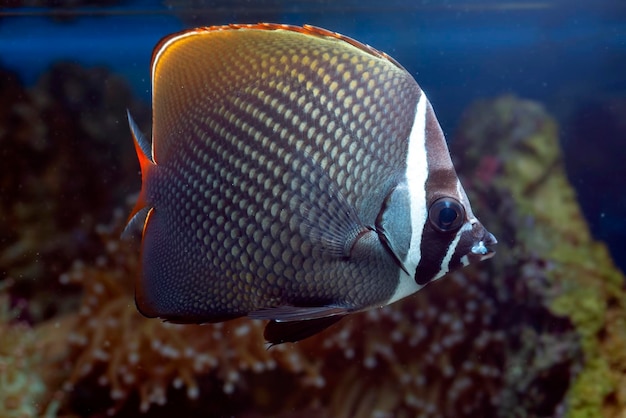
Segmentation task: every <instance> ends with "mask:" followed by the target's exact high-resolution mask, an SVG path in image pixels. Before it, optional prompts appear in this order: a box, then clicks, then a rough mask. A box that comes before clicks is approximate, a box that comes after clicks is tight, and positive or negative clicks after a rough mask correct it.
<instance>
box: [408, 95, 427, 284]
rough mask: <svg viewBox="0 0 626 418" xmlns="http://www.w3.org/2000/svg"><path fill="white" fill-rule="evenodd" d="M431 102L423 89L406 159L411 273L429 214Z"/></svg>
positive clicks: (419, 251)
mask: <svg viewBox="0 0 626 418" xmlns="http://www.w3.org/2000/svg"><path fill="white" fill-rule="evenodd" d="M427 103H428V99H427V98H426V95H425V94H424V92H422V95H421V96H420V99H419V101H418V102H417V110H416V111H415V120H414V121H413V127H412V128H411V135H410V136H409V150H408V155H407V159H406V180H407V187H408V188H409V196H410V205H411V245H410V246H409V252H408V254H407V259H406V262H405V265H406V267H407V268H408V270H409V272H414V271H415V268H416V267H417V264H418V263H419V261H420V258H421V250H420V245H421V243H422V232H423V230H424V223H425V222H426V219H427V217H428V208H427V207H426V180H427V179H428V161H427V160H426V104H427Z"/></svg>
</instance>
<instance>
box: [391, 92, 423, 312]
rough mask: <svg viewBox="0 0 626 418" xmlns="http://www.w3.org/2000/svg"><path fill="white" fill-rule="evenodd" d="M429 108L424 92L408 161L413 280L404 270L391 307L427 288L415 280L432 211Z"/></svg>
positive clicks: (407, 261)
mask: <svg viewBox="0 0 626 418" xmlns="http://www.w3.org/2000/svg"><path fill="white" fill-rule="evenodd" d="M427 104H428V99H427V98H426V95H425V94H424V92H422V94H421V96H420V98H419V101H418V102H417V109H416V111H415V120H414V121H413V126H412V127H411V134H410V135H409V149H408V153H407V158H406V180H407V188H408V190H409V199H410V208H411V243H410V246H409V251H408V253H407V256H406V259H405V260H404V265H405V266H406V268H407V270H408V271H409V273H410V274H411V276H409V275H407V274H406V273H405V272H404V271H403V270H400V280H399V283H398V287H397V288H396V291H395V293H394V294H393V296H392V297H391V299H389V302H388V303H393V302H395V301H397V300H399V299H402V298H404V297H406V296H408V295H410V294H413V293H415V292H417V291H418V290H419V289H421V288H422V287H423V286H420V285H418V284H417V283H416V282H415V277H413V276H414V275H415V270H416V269H417V265H418V263H419V261H420V258H421V256H422V254H421V250H420V246H421V243H422V232H423V230H424V224H425V223H426V220H427V216H428V208H427V207H426V180H427V179H428V161H427V160H426V109H427Z"/></svg>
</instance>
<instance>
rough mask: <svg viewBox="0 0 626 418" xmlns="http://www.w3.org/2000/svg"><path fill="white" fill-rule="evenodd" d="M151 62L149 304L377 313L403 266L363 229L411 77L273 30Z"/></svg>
mask: <svg viewBox="0 0 626 418" xmlns="http://www.w3.org/2000/svg"><path fill="white" fill-rule="evenodd" d="M156 58H157V61H156V63H155V65H154V70H155V74H154V76H155V85H154V94H155V96H154V117H155V119H154V120H155V122H154V141H155V144H154V147H155V161H156V162H157V164H158V166H157V167H156V169H155V170H153V173H154V175H152V176H151V177H150V178H149V179H148V181H149V187H148V189H149V193H148V200H149V202H148V203H149V204H150V205H151V206H154V207H155V210H154V215H153V216H152V217H151V219H150V223H149V224H148V228H147V230H146V234H145V237H144V240H145V241H144V257H147V256H146V254H150V255H153V257H152V258H151V259H148V258H144V265H145V264H152V266H151V267H149V268H148V269H146V268H145V267H144V277H143V287H144V290H143V299H142V300H143V301H144V302H145V303H147V304H148V305H150V308H149V309H152V310H153V311H154V312H155V313H158V314H159V316H165V317H167V316H170V317H180V318H182V317H183V316H184V317H186V318H190V317H194V318H196V319H198V318H199V319H205V320H209V319H211V318H213V317H216V318H219V317H221V316H224V315H226V316H229V315H233V316H236V315H242V314H246V313H248V312H250V311H253V310H256V309H259V308H263V307H270V306H278V305H284V304H293V305H304V306H319V305H320V304H321V305H325V304H336V305H341V306H345V307H348V308H350V309H359V308H363V307H367V306H372V305H376V304H384V302H385V301H386V300H388V299H389V297H390V296H391V294H392V293H393V291H394V290H395V288H396V286H397V281H398V270H397V267H396V265H395V264H394V262H393V260H392V259H391V257H390V256H389V255H388V253H387V252H386V250H385V249H384V248H383V247H382V246H381V245H380V243H379V241H378V239H377V238H376V239H372V236H374V237H375V235H374V233H373V232H371V231H368V229H367V228H368V227H371V226H372V225H374V222H375V219H376V216H377V215H378V213H379V211H380V210H381V207H382V205H383V201H384V199H385V197H386V196H387V194H388V193H389V192H390V190H391V189H392V188H393V186H394V185H396V184H397V183H398V182H399V181H401V180H402V178H403V175H404V170H405V165H406V161H405V157H406V148H407V139H408V135H409V132H410V129H411V124H412V122H413V118H414V112H415V105H416V103H417V99H418V97H419V94H420V90H419V87H418V86H417V84H416V83H415V81H414V80H413V79H412V77H411V76H410V75H409V74H408V73H407V72H406V71H405V70H404V69H402V68H400V67H398V66H397V65H395V64H394V63H392V62H391V61H389V60H387V59H385V58H381V57H377V56H374V55H373V54H371V53H368V52H366V51H363V50H361V49H358V48H356V47H353V46H352V45H349V44H348V43H346V42H344V41H342V40H338V39H333V38H322V37H319V36H312V35H306V34H301V33H296V32H289V31H282V30H279V31H269V30H253V29H239V30H226V31H214V32H205V33H203V34H199V35H195V36H189V37H186V38H182V39H179V40H176V41H175V42H172V43H170V44H169V45H166V50H165V52H163V53H161V55H158V54H157V55H156ZM407 216H408V215H407ZM407 227H409V225H407ZM157 229H159V230H158V231H157ZM153 232H154V233H155V236H154V237H150V236H149V235H150V234H151V233H153ZM359 234H365V235H361V237H364V238H361V239H360V240H358V241H357V237H359ZM156 236H159V237H160V238H156ZM158 240H161V241H162V242H157V241H158ZM148 245H153V246H154V250H153V252H151V251H147V250H146V246H148ZM140 304H141V303H140ZM149 309H148V310H149Z"/></svg>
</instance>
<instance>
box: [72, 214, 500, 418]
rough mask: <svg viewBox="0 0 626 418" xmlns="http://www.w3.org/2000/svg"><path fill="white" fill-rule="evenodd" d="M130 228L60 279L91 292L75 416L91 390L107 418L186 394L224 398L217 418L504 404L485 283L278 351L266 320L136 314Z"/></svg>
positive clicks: (463, 282)
mask: <svg viewBox="0 0 626 418" xmlns="http://www.w3.org/2000/svg"><path fill="white" fill-rule="evenodd" d="M120 220H121V216H120V217H119V218H118V220H117V222H115V223H114V225H115V227H104V226H101V227H99V233H100V234H101V236H102V239H103V240H104V241H105V243H106V245H105V247H106V249H107V254H106V255H105V256H102V257H101V258H99V259H98V260H97V261H96V264H95V265H91V266H89V265H86V264H84V263H80V262H77V263H76V264H75V265H74V267H73V268H72V270H71V271H70V272H69V273H67V274H64V275H62V277H61V280H62V281H63V282H64V283H79V284H82V286H83V287H84V292H85V293H84V296H83V303H82V306H81V308H80V311H79V314H78V321H77V323H76V324H75V327H74V331H72V332H71V333H70V334H69V336H68V341H69V343H70V346H71V349H70V353H69V354H68V358H69V359H72V365H71V369H72V372H71V375H70V377H69V380H68V381H69V383H70V385H66V386H65V388H66V389H67V390H68V393H69V398H68V399H69V403H68V405H67V407H68V408H70V409H75V410H78V411H81V408H82V406H81V403H82V402H84V400H83V399H81V397H83V396H85V392H91V395H90V396H88V397H87V399H90V398H91V396H97V397H98V398H99V399H100V404H102V405H105V406H106V411H104V412H106V413H108V414H109V415H111V414H116V415H119V414H129V415H132V411H136V410H137V409H139V410H140V411H142V412H148V411H152V413H153V414H155V416H160V415H159V414H161V413H164V412H163V409H167V407H168V405H166V403H169V401H168V400H169V399H171V398H172V397H174V398H176V392H181V391H182V392H184V393H185V394H186V396H187V398H188V399H190V400H191V401H193V402H191V403H189V402H187V403H186V405H187V407H189V405H191V407H199V406H197V404H203V400H206V399H211V400H220V401H214V403H209V404H203V405H204V406H203V407H204V408H206V409H205V410H209V411H212V412H213V413H215V414H233V413H243V412H248V413H253V412H255V411H256V412H258V411H261V412H266V413H280V412H286V411H289V410H290V409H291V408H297V409H298V411H302V410H314V409H316V408H324V410H325V411H330V412H329V413H331V415H332V416H336V417H352V416H370V415H371V414H372V411H374V412H376V414H375V415H377V416H381V417H382V416H391V415H393V416H402V415H404V416H415V415H416V414H422V415H423V416H433V417H434V416H450V417H453V416H475V415H476V414H480V415H483V416H488V411H490V410H491V409H492V408H493V406H494V403H495V401H496V400H497V396H496V395H497V393H498V391H499V386H500V384H501V378H502V373H501V371H502V368H503V366H504V358H503V352H504V339H505V333H503V332H502V331H499V330H496V329H494V328H493V327H494V324H495V323H496V318H495V315H496V307H495V305H494V303H493V302H491V301H490V299H489V297H488V295H486V294H485V293H484V288H485V287H487V288H488V287H489V286H488V285H486V283H485V282H486V281H487V276H486V275H477V276H476V277H474V278H468V277H465V276H463V275H455V276H454V277H452V278H451V279H449V280H447V281H445V282H442V283H441V284H440V285H438V286H433V287H432V289H433V292H424V293H423V294H419V295H417V297H415V298H411V299H407V300H405V301H403V302H401V303H398V304H395V305H394V306H393V307H387V308H384V309H380V310H374V311H370V312H367V313H364V314H358V315H354V316H353V317H350V318H348V319H346V320H344V321H343V323H342V326H341V327H340V328H339V327H337V328H336V329H334V330H333V331H334V332H327V333H324V334H322V335H320V336H318V337H313V338H310V339H308V340H306V341H304V342H301V343H298V344H285V345H279V346H275V347H272V348H271V349H269V350H268V349H267V347H266V346H265V344H264V343H263V336H262V334H263V326H264V324H263V323H261V322H259V321H252V320H248V319H239V320H235V321H230V322H226V323H219V324H207V325H201V326H200V325H175V324H168V323H163V322H160V321H158V320H154V319H147V318H143V317H142V316H141V315H140V314H138V313H137V311H136V309H135V307H134V303H133V301H132V290H131V288H130V286H129V283H132V279H133V277H134V276H135V275H136V273H137V271H136V270H137V257H136V250H133V248H132V246H131V247H130V248H129V247H128V246H127V245H125V244H124V243H120V242H119V241H118V239H117V237H118V234H119V232H120V230H121V225H122V222H121V221H120ZM474 281H476V283H473V282H474ZM452 294H467V295H470V296H469V297H468V298H449V297H447V296H446V295H452ZM207 382H209V383H207ZM279 386H280V387H281V389H279V390H277V388H278V387H279ZM477 387H480V388H481V391H480V392H477V391H476V388H477ZM103 398H104V399H103ZM242 400H243V402H242ZM442 405H443V406H445V409H444V410H442V409H441V406H442ZM90 408H93V404H90ZM159 408H161V409H159ZM169 408H172V405H171V403H170V405H169Z"/></svg>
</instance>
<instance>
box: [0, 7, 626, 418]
mask: <svg viewBox="0 0 626 418" xmlns="http://www.w3.org/2000/svg"><path fill="white" fill-rule="evenodd" d="M259 21H268V22H278V23H289V24H297V25H300V24H303V23H309V24H313V25H316V26H321V27H324V28H327V29H330V30H333V31H337V32H340V33H342V34H345V35H348V36H350V37H353V38H355V39H357V40H359V41H362V42H364V43H367V44H370V45H372V46H373V47H375V48H377V49H379V50H381V51H384V52H386V53H388V54H389V55H391V56H392V57H394V58H395V59H396V60H397V61H398V62H400V63H401V64H402V65H403V66H404V67H405V68H406V69H407V70H408V71H409V72H410V73H411V74H412V75H413V76H414V77H415V79H416V80H417V82H418V83H419V84H420V86H421V87H422V88H423V89H424V91H425V92H426V93H427V94H428V97H429V99H430V101H431V102H432V104H433V107H434V108H435V111H436V113H437V116H438V118H439V121H440V123H441V125H442V128H443V130H444V132H445V133H446V136H447V139H448V142H449V145H450V151H451V154H452V158H453V161H454V162H455V166H456V169H457V171H458V173H459V175H460V177H461V178H462V181H463V184H464V185H465V188H466V190H467V191H468V194H469V195H470V199H471V200H472V204H473V209H474V212H475V213H477V214H478V216H479V217H480V220H481V221H482V222H483V223H484V224H485V225H488V226H489V229H490V231H491V232H493V233H494V235H496V236H497V237H498V240H499V244H498V246H497V247H496V251H497V254H496V256H495V257H494V258H493V259H491V260H489V261H488V262H485V263H481V264H480V265H478V266H475V267H473V268H470V269H466V270H463V271H460V272H456V273H453V274H451V275H450V277H447V278H445V279H442V280H440V281H438V282H436V283H434V284H433V285H431V286H428V287H427V288H426V289H424V290H422V291H420V292H418V293H417V294H415V295H413V296H411V297H409V298H406V299H404V300H402V301H400V302H398V303H395V304H393V305H391V306H388V307H385V308H383V309H380V310H374V311H369V312H366V313H361V314H357V315H353V316H351V317H350V318H348V319H344V320H343V321H342V322H341V323H340V324H338V325H337V326H334V327H332V328H330V329H328V330H326V331H324V332H323V333H321V334H320V335H317V336H314V337H312V338H309V339H306V340H304V341H302V342H299V343H295V344H283V345H279V346H276V347H273V348H272V349H270V350H267V347H266V346H265V344H264V342H263V341H264V340H263V336H262V333H263V326H264V324H263V323H262V322H261V321H251V320H247V319H239V320H235V321H230V322H226V323H221V324H212V325H203V326H196V325H173V324H165V323H162V322H160V321H159V320H150V319H146V318H144V317H142V316H141V315H140V314H139V313H138V312H137V310H136V308H135V305H134V300H133V286H134V284H133V282H134V278H135V276H136V274H137V268H138V261H139V260H138V255H139V254H138V252H139V249H138V246H137V245H136V243H132V242H131V243H128V242H123V241H120V239H119V236H120V233H121V231H122V229H123V227H124V223H125V220H126V216H127V214H128V213H129V211H130V208H131V206H132V202H134V200H135V198H136V195H137V193H138V191H139V188H140V182H141V179H140V174H139V165H138V164H137V160H136V156H135V151H134V149H133V144H132V138H131V135H130V131H129V129H128V125H127V121H126V109H129V110H130V111H131V113H132V114H133V115H134V117H135V119H136V121H137V123H138V125H139V126H140V127H141V128H142V130H143V131H144V132H149V127H150V123H151V109H150V102H149V100H150V56H151V53H152V48H153V46H154V45H155V44H156V43H157V42H158V40H159V39H160V38H161V37H163V36H165V35H167V34H169V33H172V32H175V31H179V30H182V29H184V28H189V27H195V26H203V25H218V24H227V23H255V22H259ZM625 161H626V3H624V2H623V1H620V0H614V1H608V0H606V1H582V0H580V1H565V0H560V1H559V0H555V1H550V0H547V1H515V0H513V1H507V2H502V1H495V0H494V1H490V0H483V1H469V0H468V1H452V0H450V1H436V0H432V1H425V0H424V1H408V0H404V1H400V0H387V1H384V2H383V1H369V0H361V1H354V0H348V1H321V0H320V1H279V0H259V1H243V0H233V1H227V0H222V1H209V0H195V1H194V0H191V1H182V0H169V1H168V0H165V1H162V2H160V1H146V0H135V1H123V0H119V1H116V0H108V1H100V2H98V1H89V0H86V1H82V0H68V1H63V0H25V1H21V0H0V417H31V416H33V417H35V416H50V417H52V416H64V417H101V416H127V417H134V416H145V417H161V416H163V417H165V416H171V415H172V414H181V416H182V415H184V416H244V417H260V416H276V417H290V416H294V417H295V416H298V417H306V416H310V417H318V416H325V417H326V416H327V417H418V416H419V417H622V418H623V417H625V416H626V285H625V281H624V275H623V272H624V269H626V244H624V242H625V241H626V193H625V189H626V187H625V186H626V184H625V181H624V179H625V178H626V164H625V163H624V162H625Z"/></svg>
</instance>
